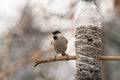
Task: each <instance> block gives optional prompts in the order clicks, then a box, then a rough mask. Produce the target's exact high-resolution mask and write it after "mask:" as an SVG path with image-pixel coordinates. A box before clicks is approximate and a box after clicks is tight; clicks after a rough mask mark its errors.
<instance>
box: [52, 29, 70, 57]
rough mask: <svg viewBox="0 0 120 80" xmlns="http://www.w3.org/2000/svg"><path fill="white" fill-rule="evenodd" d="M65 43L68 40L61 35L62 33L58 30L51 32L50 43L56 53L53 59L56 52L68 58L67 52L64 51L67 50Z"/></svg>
mask: <svg viewBox="0 0 120 80" xmlns="http://www.w3.org/2000/svg"><path fill="white" fill-rule="evenodd" d="M67 44H68V40H67V39H66V38H65V37H64V36H63V34H62V33H61V32H60V31H59V30H56V31H53V32H52V41H51V45H52V47H53V49H54V51H55V52H56V53H57V54H56V55H55V59H56V56H57V55H58V54H61V55H62V56H67V58H68V54H66V53H65V51H66V50H67Z"/></svg>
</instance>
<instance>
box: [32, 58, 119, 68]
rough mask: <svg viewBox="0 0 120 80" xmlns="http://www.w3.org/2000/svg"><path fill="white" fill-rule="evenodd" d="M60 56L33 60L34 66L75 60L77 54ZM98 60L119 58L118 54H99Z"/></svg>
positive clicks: (116, 59)
mask: <svg viewBox="0 0 120 80" xmlns="http://www.w3.org/2000/svg"><path fill="white" fill-rule="evenodd" d="M68 57H69V58H68ZM68 57H66V56H61V57H57V58H56V59H55V58H47V59H39V60H36V61H35V65H34V66H35V67H36V66H37V65H39V64H42V63H48V62H55V61H68V60H76V59H77V56H68ZM99 59H100V60H115V61H119V60H120V56H100V57H99Z"/></svg>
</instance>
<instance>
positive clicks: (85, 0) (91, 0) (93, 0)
mask: <svg viewBox="0 0 120 80" xmlns="http://www.w3.org/2000/svg"><path fill="white" fill-rule="evenodd" d="M82 1H94V0H82Z"/></svg>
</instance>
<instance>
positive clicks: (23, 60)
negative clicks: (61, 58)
mask: <svg viewBox="0 0 120 80" xmlns="http://www.w3.org/2000/svg"><path fill="white" fill-rule="evenodd" d="M79 5H80V0H0V80H74V77H75V69H76V66H75V61H65V62H54V63H47V64H46V63H45V64H41V65H39V66H37V67H36V68H34V61H35V60H36V59H43V58H48V57H54V55H55V52H54V51H53V50H52V48H51V45H50V43H51V32H52V31H54V30H60V31H61V32H62V33H63V34H64V35H65V37H66V38H67V39H68V42H69V43H68V49H67V51H66V53H68V54H69V55H75V50H74V41H75V39H74V35H75V30H74V29H75V26H74V23H73V19H74V15H75V12H76V10H77V9H78V8H79ZM96 5H97V6H98V7H99V8H100V10H101V13H102V17H103V49H104V53H103V54H104V55H114V56H115V55H116V56H120V49H119V48H120V35H119V33H120V0H96ZM103 67H104V69H103V71H104V73H103V75H104V78H105V80H119V79H120V62H118V61H103Z"/></svg>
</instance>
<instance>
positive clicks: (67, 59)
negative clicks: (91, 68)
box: [62, 53, 69, 61]
mask: <svg viewBox="0 0 120 80" xmlns="http://www.w3.org/2000/svg"><path fill="white" fill-rule="evenodd" d="M62 56H66V57H67V59H66V60H67V61H68V60H69V56H68V54H66V53H64V54H62Z"/></svg>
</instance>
